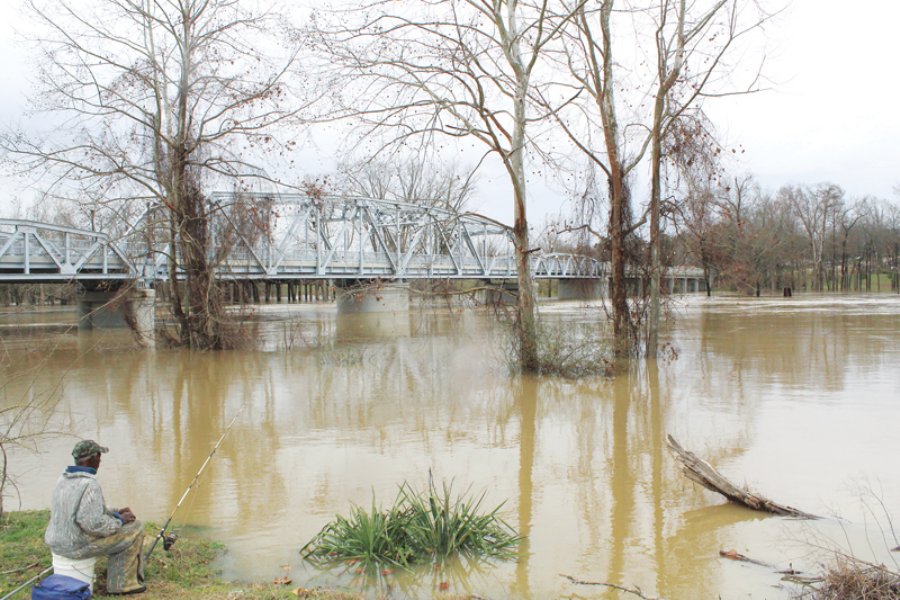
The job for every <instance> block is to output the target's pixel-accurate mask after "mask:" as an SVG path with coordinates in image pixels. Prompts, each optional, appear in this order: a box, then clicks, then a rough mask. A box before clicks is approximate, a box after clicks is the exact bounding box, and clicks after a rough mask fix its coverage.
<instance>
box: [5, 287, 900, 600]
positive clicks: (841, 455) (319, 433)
mask: <svg viewBox="0 0 900 600" xmlns="http://www.w3.org/2000/svg"><path fill="white" fill-rule="evenodd" d="M672 312H673V315H672V316H673V317H674V321H673V322H672V323H671V328H670V330H669V331H667V333H666V341H667V342H668V344H669V346H668V347H669V351H668V352H667V358H666V359H665V360H661V361H660V362H659V363H658V364H651V365H647V364H643V363H642V364H641V365H640V366H639V367H636V368H635V369H633V370H632V372H629V373H627V374H625V375H622V376H619V377H617V378H615V379H601V378H597V379H587V380H581V381H566V380H560V379H548V378H543V379H535V378H531V377H511V376H510V375H509V374H508V372H507V370H506V366H505V356H504V355H505V350H504V347H505V342H504V339H505V338H504V333H503V328H502V327H501V326H500V325H498V323H497V319H496V317H495V315H493V314H492V313H490V312H475V311H452V312H451V311H448V310H447V309H446V308H443V309H435V310H431V309H427V310H416V311H413V312H411V313H409V314H403V315H362V316H361V315H354V316H350V317H345V316H343V315H342V316H341V317H340V318H339V317H338V316H337V314H336V310H335V309H334V307H333V306H329V305H317V306H299V307H298V306H291V307H287V306H264V307H262V308H260V309H259V322H258V327H257V330H258V333H257V335H258V337H259V340H260V348H261V349H260V350H255V351H235V352H227V353H189V352H183V351H172V350H164V349H159V350H156V351H142V350H136V349H133V348H132V346H131V343H130V339H129V336H128V334H127V332H123V331H93V332H78V331H77V330H72V329H70V328H69V326H70V325H72V324H74V321H75V313H74V311H66V310H55V311H41V312H38V313H29V314H25V313H22V312H20V311H18V310H17V309H14V308H3V309H0V313H2V314H0V377H2V384H0V386H2V387H0V394H2V395H0V407H2V406H10V405H11V404H14V403H18V402H22V401H27V400H29V399H35V400H36V401H40V402H46V404H47V405H48V406H51V407H52V409H48V411H47V412H45V413H44V414H46V416H47V418H48V419H49V427H50V429H53V430H56V431H60V432H63V433H65V434H66V435H59V436H52V437H49V438H46V439H43V440H41V441H40V442H39V444H38V448H37V450H38V451H37V452H31V451H25V450H20V449H16V450H14V451H13V452H12V453H11V455H10V461H11V470H12V472H13V473H14V474H15V476H16V480H17V483H18V493H19V495H20V496H19V497H16V496H15V493H13V494H12V495H11V496H10V497H8V498H7V507H8V508H12V509H15V508H18V507H21V508H44V507H46V506H47V505H48V503H49V498H50V493H51V490H52V487H53V483H54V481H55V480H56V477H57V476H58V474H59V472H60V471H61V470H62V469H63V467H64V466H65V465H66V464H67V463H68V462H69V457H68V453H69V451H70V450H71V447H72V444H73V443H74V441H75V439H76V438H95V439H97V440H99V441H101V443H103V444H104V445H107V446H109V447H110V449H111V450H110V453H109V454H108V455H106V456H105V457H104V460H103V466H102V468H101V471H100V479H101V481H102V482H103V486H104V490H105V493H106V496H107V501H108V502H109V503H110V504H111V505H124V504H128V505H130V506H131V507H132V508H133V509H134V512H135V513H136V514H137V515H138V517H139V518H142V519H145V520H156V521H163V520H164V519H165V517H167V516H168V514H169V513H170V512H171V510H172V509H173V507H174V506H175V504H176V502H177V501H178V499H179V498H180V497H181V495H182V493H183V492H184V490H185V488H186V487H187V485H188V484H189V483H190V481H191V480H192V478H193V477H194V475H195V473H196V472H197V469H198V468H199V467H200V465H201V464H202V462H203V461H204V459H205V458H206V457H207V455H208V453H209V452H210V450H211V449H212V447H213V445H214V444H215V443H216V440H218V438H219V436H220V435H221V434H222V432H223V430H224V428H225V427H226V426H227V425H228V423H229V422H230V421H231V420H232V418H233V417H234V416H235V415H237V414H239V417H238V420H237V422H236V423H235V425H234V427H233V428H232V430H231V431H230V433H229V434H228V436H227V438H226V439H225V441H224V442H223V444H222V448H221V449H220V451H219V453H218V454H217V455H216V457H215V459H214V460H213V462H212V463H211V465H210V467H209V469H208V470H207V472H206V473H205V474H204V476H203V479H202V482H201V485H200V486H199V487H198V488H197V489H195V490H194V491H193V492H192V493H191V495H190V496H189V497H188V499H187V500H186V502H185V505H184V506H183V508H182V509H181V510H180V511H179V512H178V514H177V515H176V518H175V525H176V530H177V529H178V528H179V527H187V526H188V525H191V526H201V527H204V528H208V529H209V534H210V535H211V536H213V537H215V538H217V539H219V540H221V541H223V542H224V543H225V544H226V545H227V547H228V552H227V554H226V555H225V557H224V564H223V567H224V570H225V575H226V576H227V577H231V578H235V579H241V580H257V581H271V580H272V579H273V578H274V577H278V576H281V575H283V574H285V569H289V572H290V576H291V577H292V578H293V580H294V583H295V584H298V585H304V586H306V587H313V586H316V585H326V586H348V587H355V586H359V585H361V582H360V581H358V580H357V579H356V578H357V577H358V576H356V575H355V574H354V573H353V572H352V570H351V571H349V572H347V573H341V572H337V571H319V570H316V569H314V568H313V567H311V566H309V565H307V564H306V563H304V562H303V561H302V560H301V559H300V557H299V555H298V549H299V548H300V547H301V546H303V544H305V543H306V542H307V541H308V540H309V539H310V538H311V537H312V536H313V535H314V534H315V533H316V532H317V531H318V530H319V529H320V528H321V527H322V526H323V525H324V524H325V523H326V522H328V521H329V520H330V519H331V518H332V517H333V516H334V515H335V514H337V513H346V512H347V511H348V508H349V506H350V505H351V503H355V504H360V505H369V504H370V503H371V501H372V498H373V495H374V497H375V498H376V499H377V500H378V502H380V503H384V504H387V503H389V502H390V501H391V500H393V498H394V496H395V495H396V491H397V486H398V485H399V484H401V483H402V482H404V481H407V482H409V483H411V484H413V485H414V486H416V487H422V486H424V485H425V484H426V483H427V481H428V477H429V472H431V473H432V474H433V476H434V478H435V479H436V480H437V481H452V482H453V485H454V487H455V488H457V489H459V490H460V491H463V490H466V489H471V490H472V491H475V492H479V493H480V492H481V491H485V492H486V500H485V502H486V503H487V504H490V505H496V504H499V503H501V502H506V504H505V505H504V508H503V511H504V515H505V516H506V519H507V520H508V521H509V523H510V524H512V525H513V526H514V527H516V528H518V529H519V531H520V533H522V534H523V535H525V536H527V540H526V542H525V543H524V545H523V547H522V550H523V554H522V556H521V558H519V559H518V560H517V561H513V562H508V563H499V564H490V565H477V564H469V565H456V566H455V567H454V568H451V569H446V570H444V571H442V572H439V573H433V572H429V573H425V574H417V575H412V576H407V575H403V576H395V577H391V578H390V581H389V582H388V584H389V585H390V586H391V597H396V598H403V597H416V598H418V597H431V595H432V594H437V590H438V588H439V586H440V584H441V583H449V584H450V589H449V591H450V592H456V593H463V592H465V591H471V592H474V593H477V594H478V595H480V596H482V597H485V598H525V599H542V598H558V597H566V598H573V597H574V598H621V597H623V596H622V595H621V594H620V593H618V592H615V591H612V590H607V589H604V588H600V587H594V586H585V585H579V584H576V583H573V582H572V581H570V580H569V579H567V578H564V577H562V576H561V575H560V574H567V575H571V576H572V577H574V578H575V579H579V580H590V581H596V582H609V583H614V584H618V585H622V586H628V587H634V586H638V587H640V589H641V590H643V592H644V593H645V594H647V595H648V596H662V597H665V598H668V599H669V600H673V599H682V598H685V599H689V598H717V597H721V598H725V599H729V598H755V599H763V598H768V599H773V598H787V597H788V596H789V591H790V589H791V588H789V587H785V585H784V584H783V583H782V582H781V580H780V578H781V575H779V574H777V573H776V572H775V571H776V568H767V567H763V566H759V565H750V564H744V563H736V562H733V561H729V560H726V559H722V558H720V557H719V551H720V550H732V549H733V550H736V551H737V552H740V553H742V554H745V555H747V556H750V557H752V558H754V559H756V560H759V561H763V562H765V563H769V564H771V565H773V567H777V569H786V568H788V566H789V565H793V568H795V569H801V570H804V571H809V570H814V569H815V568H816V567H817V565H818V563H819V562H820V561H821V560H823V559H824V558H827V556H828V552H827V549H830V548H834V547H839V548H841V549H842V550H843V551H846V552H850V553H853V554H855V555H858V556H860V557H862V558H874V559H875V560H878V561H885V562H886V561H896V562H900V555H898V554H897V553H894V554H893V557H892V555H891V554H890V553H889V552H888V551H887V550H888V549H889V548H892V547H894V546H896V545H900V542H897V541H896V540H895V538H894V537H892V534H891V532H890V531H888V529H887V527H888V524H887V521H886V518H885V511H887V512H889V513H890V514H891V516H892V517H893V519H894V523H900V476H898V474H897V473H898V469H897V460H898V459H897V457H898V456H900V435H898V423H900V298H898V297H897V296H889V295H886V294H885V295H879V296H855V297H848V296H839V297H830V296H801V297H795V298H792V299H780V298H778V299H736V298H711V299H708V298H705V297H699V296H698V297H687V298H684V299H682V300H680V301H678V302H677V303H676V304H675V305H674V306H673V307H672ZM541 313H542V317H543V318H544V320H546V321H551V322H556V323H559V324H561V325H564V326H565V327H568V328H571V329H572V330H573V331H577V332H581V333H583V334H586V335H590V334H591V332H592V331H593V330H594V328H595V327H596V324H597V323H598V322H599V321H600V320H601V319H602V318H603V316H602V308H600V307H599V306H598V305H584V304H578V303H547V304H544V305H542V307H541ZM667 433H671V434H672V435H673V436H675V437H676V438H677V439H678V440H679V441H680V442H681V443H682V444H683V445H684V446H685V447H686V448H688V449H690V450H693V451H695V452H696V453H697V454H699V455H700V456H702V457H704V458H707V459H708V460H710V461H711V462H712V463H713V464H714V465H715V466H717V467H718V468H719V469H720V470H721V471H722V472H723V473H724V474H725V475H726V476H728V477H730V478H731V479H732V480H734V481H735V482H737V483H739V484H744V483H746V484H747V485H748V486H749V487H751V488H752V489H754V490H756V491H759V492H761V493H763V494H765V495H767V496H769V497H771V498H773V499H775V500H777V501H779V502H782V503H785V504H789V505H792V506H795V507H798V508H800V509H802V510H805V511H808V512H811V513H815V514H818V515H823V516H825V517H827V518H825V519H822V520H819V521H814V522H810V521H797V520H790V519H784V518H778V517H767V516H763V515H760V514H758V513H753V512H750V511H747V510H745V509H742V508H739V507H735V506H730V505H727V504H725V503H724V501H723V500H722V498H721V497H719V496H717V495H715V494H713V493H711V492H708V491H706V490H703V489H701V488H699V487H698V486H695V485H693V484H692V483H690V482H689V481H687V480H686V479H685V478H684V477H683V476H682V475H681V473H680V472H679V470H678V468H677V466H676V464H675V461H674V460H673V458H672V457H671V455H670V454H669V453H668V451H667V450H666V448H665V436H666V434H667ZM837 517H840V518H837ZM186 535H187V534H186ZM822 548H824V549H825V550H822ZM896 562H894V563H893V565H896ZM151 584H152V582H151Z"/></svg>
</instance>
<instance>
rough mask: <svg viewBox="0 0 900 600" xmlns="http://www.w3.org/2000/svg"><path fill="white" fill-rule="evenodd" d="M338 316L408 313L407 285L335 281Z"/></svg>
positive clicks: (383, 282)
mask: <svg viewBox="0 0 900 600" xmlns="http://www.w3.org/2000/svg"><path fill="white" fill-rule="evenodd" d="M335 285H336V286H337V309H338V314H358V313H379V312H382V313H383V312H408V311H409V284H408V283H405V282H403V283H400V282H385V281H378V280H369V281H365V280H363V281H360V280H357V281H348V282H343V281H341V280H336V281H335Z"/></svg>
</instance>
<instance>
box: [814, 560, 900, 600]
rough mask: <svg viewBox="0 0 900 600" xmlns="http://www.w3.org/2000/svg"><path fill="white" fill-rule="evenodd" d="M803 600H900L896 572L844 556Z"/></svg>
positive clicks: (899, 580)
mask: <svg viewBox="0 0 900 600" xmlns="http://www.w3.org/2000/svg"><path fill="white" fill-rule="evenodd" d="M799 598H803V599H804V600H900V573H897V572H895V571H891V570H889V569H887V568H885V567H884V566H883V565H873V564H870V563H867V562H863V561H859V560H855V559H852V558H848V557H842V558H839V559H838V560H837V561H836V562H835V563H834V564H833V565H831V566H830V567H829V568H828V570H827V571H826V573H825V576H824V578H823V579H822V581H821V583H819V584H818V585H816V586H814V587H811V588H809V589H808V590H806V591H805V592H804V593H802V594H800V596H799Z"/></svg>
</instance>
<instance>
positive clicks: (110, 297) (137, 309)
mask: <svg viewBox="0 0 900 600" xmlns="http://www.w3.org/2000/svg"><path fill="white" fill-rule="evenodd" d="M118 327H130V328H131V329H132V331H134V333H135V335H136V336H137V337H138V340H139V341H140V343H141V344H143V345H145V346H154V345H155V340H156V336H155V333H154V332H155V330H156V291H155V290H152V289H146V288H132V289H130V290H128V291H127V292H125V293H124V294H121V293H120V292H118V291H102V290H90V291H85V292H83V293H81V294H79V296H78V328H79V329H94V328H98V329H110V328H118Z"/></svg>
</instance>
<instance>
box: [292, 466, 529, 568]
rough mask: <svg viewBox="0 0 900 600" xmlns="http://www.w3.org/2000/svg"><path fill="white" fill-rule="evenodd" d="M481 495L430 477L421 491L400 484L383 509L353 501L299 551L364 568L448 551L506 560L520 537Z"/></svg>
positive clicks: (411, 562) (406, 564)
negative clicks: (485, 504) (437, 483)
mask: <svg viewBox="0 0 900 600" xmlns="http://www.w3.org/2000/svg"><path fill="white" fill-rule="evenodd" d="M483 502H484V494H483V493H482V494H481V495H480V496H475V495H473V494H470V493H463V494H461V495H459V496H455V497H454V494H453V491H452V486H451V485H449V484H447V483H444V484H443V486H442V489H441V490H438V489H437V487H436V486H435V485H434V483H433V482H431V483H430V484H429V486H428V488H427V489H426V490H424V491H421V492H417V491H415V490H414V489H413V488H412V487H411V486H410V485H409V484H408V483H403V484H402V485H401V486H400V489H399V491H398V493H397V497H396V498H395V500H394V504H393V505H392V506H391V507H389V508H388V509H379V508H377V506H376V504H375V499H374V498H373V499H372V507H371V509H370V510H366V509H363V508H361V507H359V506H353V507H352V508H351V510H350V516H349V517H342V516H337V517H336V518H335V519H334V520H333V521H331V522H330V523H328V524H327V525H325V527H323V528H322V530H321V531H320V532H319V533H318V534H316V536H315V537H314V538H313V539H312V540H310V541H309V542H308V543H307V544H306V545H305V546H304V547H303V548H302V549H301V550H300V553H301V554H302V555H303V557H304V558H305V559H307V560H310V561H313V562H318V563H322V564H336V563H347V562H349V563H351V564H359V568H361V569H363V570H364V571H365V572H367V573H372V574H374V573H376V572H378V571H379V570H380V569H382V568H384V567H400V568H404V569H406V568H410V567H412V566H415V565H419V564H423V563H429V562H431V563H436V562H441V561H443V560H445V559H447V558H450V557H452V556H466V557H468V558H493V559H509V558H513V557H514V556H516V550H517V548H518V544H519V541H520V540H521V538H520V537H519V535H518V534H517V533H516V531H515V530H514V529H513V528H512V527H511V526H510V525H508V524H507V523H506V522H505V521H504V520H503V519H502V518H501V517H500V515H499V512H500V509H501V508H502V506H503V505H502V504H501V505H499V506H497V507H496V508H494V509H493V510H490V511H487V512H482V510H481V508H482V504H483Z"/></svg>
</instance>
